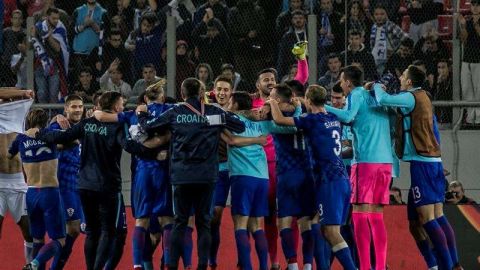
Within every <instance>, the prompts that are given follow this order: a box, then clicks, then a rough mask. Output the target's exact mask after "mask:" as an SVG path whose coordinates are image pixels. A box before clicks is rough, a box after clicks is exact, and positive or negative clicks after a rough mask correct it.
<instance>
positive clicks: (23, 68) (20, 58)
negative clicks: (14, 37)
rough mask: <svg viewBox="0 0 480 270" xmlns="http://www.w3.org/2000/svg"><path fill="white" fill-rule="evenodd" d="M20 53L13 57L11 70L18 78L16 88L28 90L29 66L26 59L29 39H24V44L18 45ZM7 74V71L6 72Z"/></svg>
mask: <svg viewBox="0 0 480 270" xmlns="http://www.w3.org/2000/svg"><path fill="white" fill-rule="evenodd" d="M17 48H18V51H19V52H18V53H17V54H14V55H12V59H11V61H10V69H11V71H12V73H13V74H15V75H16V76H17V82H16V83H15V87H16V88H19V89H27V64H26V63H25V57H26V55H27V38H26V37H24V38H23V40H22V42H20V43H18V45H17ZM4 72H5V73H7V70H5V71H4Z"/></svg>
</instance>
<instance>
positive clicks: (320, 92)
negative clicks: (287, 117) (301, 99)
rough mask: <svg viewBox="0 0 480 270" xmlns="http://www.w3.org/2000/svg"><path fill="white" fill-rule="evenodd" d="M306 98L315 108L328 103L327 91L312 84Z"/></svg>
mask: <svg viewBox="0 0 480 270" xmlns="http://www.w3.org/2000/svg"><path fill="white" fill-rule="evenodd" d="M305 98H307V99H308V100H310V101H311V102H312V103H313V105H315V106H323V105H325V103H326V102H327V90H326V89H325V88H324V87H323V86H320V85H318V84H312V85H310V86H309V87H308V88H307V92H306V93H305Z"/></svg>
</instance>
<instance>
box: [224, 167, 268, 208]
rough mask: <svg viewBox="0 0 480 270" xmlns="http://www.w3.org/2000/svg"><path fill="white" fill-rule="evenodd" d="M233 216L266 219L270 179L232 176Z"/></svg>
mask: <svg viewBox="0 0 480 270" xmlns="http://www.w3.org/2000/svg"><path fill="white" fill-rule="evenodd" d="M230 180H231V181H232V215H240V216H249V217H265V216H267V215H268V179H263V178H257V177H252V176H245V175H235V176H231V177H230Z"/></svg>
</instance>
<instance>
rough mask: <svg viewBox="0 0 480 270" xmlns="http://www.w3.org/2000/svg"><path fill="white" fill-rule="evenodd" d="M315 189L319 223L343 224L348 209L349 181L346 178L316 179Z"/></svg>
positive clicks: (350, 191)
mask: <svg viewBox="0 0 480 270" xmlns="http://www.w3.org/2000/svg"><path fill="white" fill-rule="evenodd" d="M315 191H316V192H315V194H316V198H315V201H316V205H317V211H318V214H319V216H320V224H321V225H344V224H345V223H346V221H347V217H348V213H349V210H350V197H351V194H352V188H351V186H350V181H349V180H348V179H347V178H345V179H338V180H331V181H317V183H316V185H315Z"/></svg>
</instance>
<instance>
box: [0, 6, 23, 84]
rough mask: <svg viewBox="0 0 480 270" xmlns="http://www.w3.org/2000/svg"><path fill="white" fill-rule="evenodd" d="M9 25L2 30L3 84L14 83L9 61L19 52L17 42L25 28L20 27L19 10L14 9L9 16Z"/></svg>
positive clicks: (20, 15) (21, 21) (0, 65)
mask: <svg viewBox="0 0 480 270" xmlns="http://www.w3.org/2000/svg"><path fill="white" fill-rule="evenodd" d="M11 18H12V19H11V25H12V26H11V27H7V28H5V29H4V30H3V39H2V42H3V53H2V54H1V56H2V58H1V62H0V67H1V70H2V72H1V75H0V77H2V78H3V79H2V80H1V81H3V85H4V86H13V85H15V73H12V72H10V69H9V68H7V67H10V62H11V60H12V56H13V55H14V54H18V53H20V50H19V47H18V46H19V44H22V43H23V40H24V39H25V30H24V29H23V28H22V23H23V15H22V12H21V11H20V10H18V9H17V10H14V11H13V12H12V16H11Z"/></svg>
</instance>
